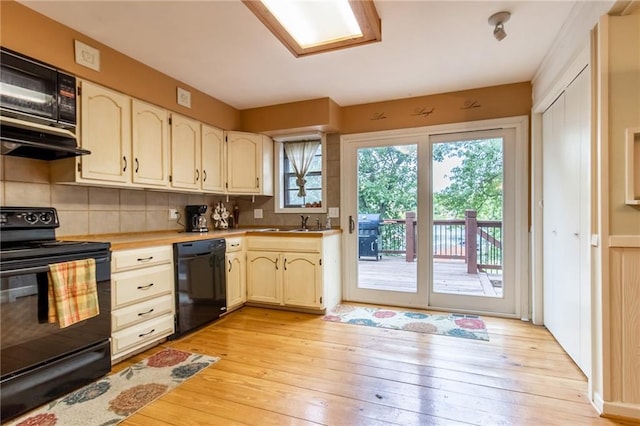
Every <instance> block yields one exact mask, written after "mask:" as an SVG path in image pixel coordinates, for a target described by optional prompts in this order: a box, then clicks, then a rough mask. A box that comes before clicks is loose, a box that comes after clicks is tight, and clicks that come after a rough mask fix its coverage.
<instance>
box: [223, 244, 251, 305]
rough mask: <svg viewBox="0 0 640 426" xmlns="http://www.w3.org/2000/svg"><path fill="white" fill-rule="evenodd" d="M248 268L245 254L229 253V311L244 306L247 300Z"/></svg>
mask: <svg viewBox="0 0 640 426" xmlns="http://www.w3.org/2000/svg"><path fill="white" fill-rule="evenodd" d="M246 266H247V262H246V254H245V253H244V252H235V253H227V255H226V272H227V311H229V310H230V309H232V308H235V307H236V306H239V305H242V304H243V303H244V302H246V300H247V280H246V277H245V271H246Z"/></svg>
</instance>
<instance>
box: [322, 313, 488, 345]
mask: <svg viewBox="0 0 640 426" xmlns="http://www.w3.org/2000/svg"><path fill="white" fill-rule="evenodd" d="M323 319H324V320H325V321H333V322H344V323H347V324H358V325H368V326H370V327H382V328H392V329H394V330H408V331H415V332H418V333H431V334H442V335H445V336H454V337H463V338H465V339H475V340H487V341H488V340H489V333H488V332H487V327H486V326H485V324H484V321H483V320H482V318H480V317H479V316H477V315H464V314H445V315H433V314H427V313H422V312H409V311H395V310H390V309H379V308H368V307H364V306H352V305H338V306H336V307H335V308H334V309H333V310H332V311H331V312H330V313H328V314H327V315H325V316H324V317H323Z"/></svg>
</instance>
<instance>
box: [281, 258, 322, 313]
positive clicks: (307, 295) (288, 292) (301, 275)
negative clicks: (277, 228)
mask: <svg viewBox="0 0 640 426" xmlns="http://www.w3.org/2000/svg"><path fill="white" fill-rule="evenodd" d="M282 257H283V264H282V268H283V272H282V282H283V303H284V304H285V305H291V306H304V307H311V308H317V307H320V306H321V305H322V303H321V301H320V297H321V295H322V266H321V265H320V256H319V255H317V254H313V253H309V254H306V253H283V254H282Z"/></svg>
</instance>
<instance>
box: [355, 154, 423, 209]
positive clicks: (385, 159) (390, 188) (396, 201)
mask: <svg viewBox="0 0 640 426" xmlns="http://www.w3.org/2000/svg"><path fill="white" fill-rule="evenodd" d="M417 182H418V155H417V146H416V145H402V146H385V147H379V148H362V149H359V150H358V197H359V198H358V213H359V214H365V213H380V214H381V215H382V216H381V217H382V218H386V219H389V218H391V219H398V218H404V215H405V213H406V212H408V211H414V212H415V211H416V208H417V205H416V203H417V191H418V188H417Z"/></svg>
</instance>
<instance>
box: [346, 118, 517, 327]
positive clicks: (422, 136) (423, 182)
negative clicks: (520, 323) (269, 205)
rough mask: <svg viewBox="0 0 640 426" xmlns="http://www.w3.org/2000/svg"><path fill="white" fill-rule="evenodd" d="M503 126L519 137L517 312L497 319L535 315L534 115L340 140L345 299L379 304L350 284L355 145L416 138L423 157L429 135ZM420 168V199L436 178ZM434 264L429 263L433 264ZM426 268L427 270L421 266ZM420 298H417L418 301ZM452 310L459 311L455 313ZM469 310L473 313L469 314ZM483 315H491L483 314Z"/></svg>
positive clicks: (426, 304)
mask: <svg viewBox="0 0 640 426" xmlns="http://www.w3.org/2000/svg"><path fill="white" fill-rule="evenodd" d="M497 128H504V129H507V128H511V129H514V131H515V139H516V153H515V156H516V158H515V180H516V181H515V191H516V193H515V230H516V231H515V232H516V235H515V247H514V249H515V252H516V253H515V265H514V267H515V282H516V283H517V284H516V286H515V289H514V290H515V313H514V314H495V313H490V314H491V315H497V316H504V317H514V318H521V319H523V320H528V319H529V316H530V309H529V300H530V298H529V293H530V291H529V289H530V283H529V216H528V208H529V196H528V194H529V167H528V141H529V117H528V116H526V115H523V116H515V117H504V118H496V119H488V120H479V121H469V122H461V123H449V124H439V125H433V126H425V127H417V128H408V129H397V130H384V131H378V132H368V133H356V134H348V135H341V137H340V147H341V148H340V151H341V152H340V181H341V194H340V205H341V208H342V212H341V214H340V225H341V227H342V229H343V230H344V232H343V234H342V248H343V251H342V256H343V265H344V267H343V270H342V282H343V283H344V284H343V289H342V291H343V294H342V298H343V300H345V301H358V302H366V303H376V302H375V301H373V302H372V301H368V300H356V299H354V298H353V295H352V294H351V292H350V290H349V289H350V285H349V283H351V282H353V280H355V279H357V261H356V259H357V250H358V238H357V237H358V233H357V230H355V231H354V233H353V234H350V233H349V219H350V216H351V217H357V200H354V199H353V198H352V197H351V196H350V195H351V194H352V193H353V192H354V191H355V190H356V189H357V188H356V186H357V182H355V181H357V179H355V181H354V179H352V176H353V173H354V171H353V164H350V162H349V161H348V160H349V158H348V155H347V152H348V150H349V149H351V148H350V146H351V145H350V144H353V143H362V142H366V141H370V140H378V141H380V140H389V141H391V140H394V139H404V140H406V139H407V138H414V139H416V141H420V143H419V146H418V156H419V157H420V158H422V156H423V155H424V154H423V153H425V152H426V151H428V148H429V137H430V136H431V135H439V134H442V133H464V132H470V131H481V130H491V129H497ZM422 169H423V170H422V171H421V170H420V168H418V181H419V186H418V193H419V198H420V196H421V195H422V196H424V195H428V194H425V193H424V192H425V191H428V190H429V188H430V181H429V178H428V177H427V178H424V175H425V174H427V175H428V174H430V171H429V170H425V168H424V167H423V168H422ZM418 231H419V230H418ZM419 241H423V243H422V246H419V248H418V253H420V251H422V252H424V251H425V250H427V247H423V246H424V245H425V244H424V241H426V239H424V238H422V239H420V238H419ZM427 263H428V262H427ZM421 265H422V268H421ZM426 266H427V265H426V263H425V262H421V263H419V264H418V276H419V277H426V276H428V275H427V273H428V272H427V271H426V270H424V269H425V267H426ZM416 299H417V298H416ZM408 306H412V307H419V308H430V307H431V302H430V300H429V298H428V295H427V296H426V297H425V300H415V299H414V300H413V301H412V302H411V304H410V305H408ZM451 311H453V312H455V311H456V310H455V309H452V310H451ZM466 312H469V311H466ZM477 313H480V314H482V313H488V312H482V311H478V312H477Z"/></svg>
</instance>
